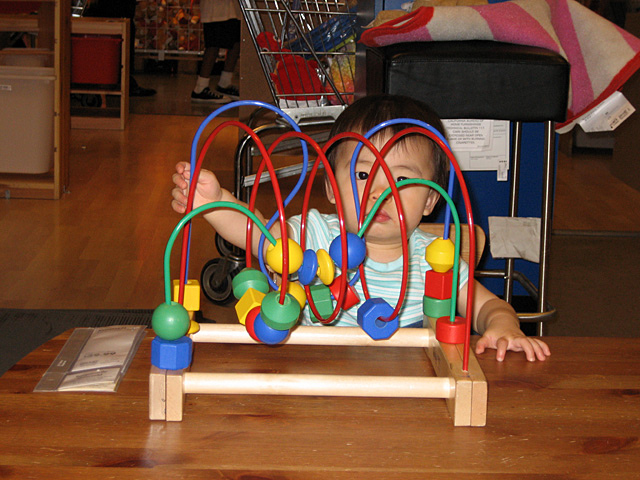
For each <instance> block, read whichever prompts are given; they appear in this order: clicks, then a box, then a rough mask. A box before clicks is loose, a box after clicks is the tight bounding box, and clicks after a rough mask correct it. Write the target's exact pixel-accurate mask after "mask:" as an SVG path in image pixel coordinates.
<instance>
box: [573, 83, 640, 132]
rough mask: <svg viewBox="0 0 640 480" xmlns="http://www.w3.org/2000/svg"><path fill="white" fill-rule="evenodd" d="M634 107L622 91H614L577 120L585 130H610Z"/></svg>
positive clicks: (631, 111) (619, 123)
mask: <svg viewBox="0 0 640 480" xmlns="http://www.w3.org/2000/svg"><path fill="white" fill-rule="evenodd" d="M635 111H636V109H635V108H634V107H633V105H631V104H630V103H629V101H628V100H627V99H626V97H625V96H624V95H623V94H622V92H614V93H613V94H611V95H610V96H609V97H608V98H607V99H606V100H604V101H603V102H602V103H600V104H599V105H598V106H597V107H595V108H593V109H591V110H590V111H589V113H587V114H586V115H585V116H584V117H583V118H582V119H581V120H580V121H579V122H578V125H580V126H581V127H582V129H583V130H584V131H585V132H610V131H612V130H615V129H616V128H618V127H619V126H620V125H621V124H622V122H624V121H625V120H626V119H627V118H629V116H630V115H631V114H632V113H633V112H635Z"/></svg>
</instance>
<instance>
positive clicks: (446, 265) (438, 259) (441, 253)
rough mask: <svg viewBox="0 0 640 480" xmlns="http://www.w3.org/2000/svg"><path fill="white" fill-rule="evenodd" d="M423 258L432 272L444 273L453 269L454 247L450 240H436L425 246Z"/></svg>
mask: <svg viewBox="0 0 640 480" xmlns="http://www.w3.org/2000/svg"><path fill="white" fill-rule="evenodd" d="M424 257H425V260H426V261H427V263H428V264H429V265H431V268H432V269H433V270H435V271H436V272H440V273H444V272H446V271H447V270H450V269H451V267H453V261H454V258H455V245H454V244H453V242H452V241H451V239H447V240H445V239H444V238H436V239H435V240H434V241H433V242H431V243H430V244H429V245H428V246H427V249H426V251H425V255H424Z"/></svg>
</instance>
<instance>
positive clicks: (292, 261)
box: [265, 238, 302, 275]
mask: <svg viewBox="0 0 640 480" xmlns="http://www.w3.org/2000/svg"><path fill="white" fill-rule="evenodd" d="M287 245H288V246H289V271H288V272H287V275H288V274H289V273H293V272H296V271H297V270H298V269H299V268H300V265H302V248H300V245H298V244H297V243H296V242H295V241H294V240H292V239H290V238H289V239H288V242H287ZM282 258H283V255H282V239H281V238H279V239H277V240H276V244H275V245H273V244H269V246H268V247H267V253H266V254H265V260H266V262H267V264H268V265H269V266H270V267H271V269H272V270H273V271H274V272H276V273H282Z"/></svg>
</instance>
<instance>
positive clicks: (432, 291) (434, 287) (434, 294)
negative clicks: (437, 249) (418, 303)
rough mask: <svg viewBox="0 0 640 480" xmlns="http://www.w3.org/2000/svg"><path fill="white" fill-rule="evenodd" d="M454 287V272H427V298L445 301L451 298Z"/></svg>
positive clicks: (425, 288) (425, 292)
mask: <svg viewBox="0 0 640 480" xmlns="http://www.w3.org/2000/svg"><path fill="white" fill-rule="evenodd" d="M452 285H453V270H449V271H447V272H444V273H440V272H436V271H435V270H427V273H426V275H425V282H424V295H425V296H426V297H431V298H437V299H438V300H445V299H448V298H451V287H452Z"/></svg>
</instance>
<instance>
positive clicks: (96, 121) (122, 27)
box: [71, 17, 131, 130]
mask: <svg viewBox="0 0 640 480" xmlns="http://www.w3.org/2000/svg"><path fill="white" fill-rule="evenodd" d="M129 32H130V28H129V19H128V18H89V17H87V18H84V17H74V18H73V19H72V21H71V33H72V34H77V35H109V36H120V37H121V38H122V43H121V46H120V47H121V54H120V83H119V85H118V86H116V87H115V88H113V89H109V88H104V87H100V86H96V88H92V87H91V86H82V87H78V88H76V87H72V88H71V93H72V94H81V95H98V96H100V97H101V98H102V106H101V107H88V108H78V109H75V108H74V113H73V115H72V116H71V128H96V129H105V130H124V129H125V127H126V125H127V121H128V119H129V51H130V50H129V42H130V41H131V39H130V35H129ZM111 95H113V96H117V97H118V98H119V102H118V103H119V107H117V108H110V107H107V101H106V100H107V96H111Z"/></svg>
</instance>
